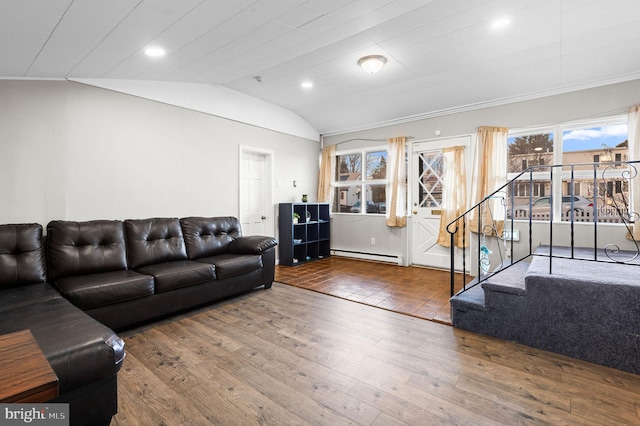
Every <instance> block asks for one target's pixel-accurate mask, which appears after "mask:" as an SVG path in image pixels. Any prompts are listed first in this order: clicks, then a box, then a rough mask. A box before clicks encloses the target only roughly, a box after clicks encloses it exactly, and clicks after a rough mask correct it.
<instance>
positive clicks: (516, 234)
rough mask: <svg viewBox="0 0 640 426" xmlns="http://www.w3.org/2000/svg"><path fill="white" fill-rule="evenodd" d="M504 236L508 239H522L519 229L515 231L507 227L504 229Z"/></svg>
mask: <svg viewBox="0 0 640 426" xmlns="http://www.w3.org/2000/svg"><path fill="white" fill-rule="evenodd" d="M502 238H504V239H505V240H507V241H509V240H513V241H520V231H519V230H518V229H514V230H513V231H510V230H506V229H505V230H504V231H502Z"/></svg>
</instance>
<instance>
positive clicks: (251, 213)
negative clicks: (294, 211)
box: [240, 150, 273, 235]
mask: <svg viewBox="0 0 640 426" xmlns="http://www.w3.org/2000/svg"><path fill="white" fill-rule="evenodd" d="M240 163H241V164H240V223H241V225H242V233H243V235H273V232H272V231H271V230H270V228H272V226H269V224H271V223H273V219H272V218H271V217H270V216H272V215H271V214H269V213H270V212H269V208H268V206H269V196H268V195H269V188H270V185H271V180H270V176H271V172H270V156H269V154H266V153H259V152H252V151H247V150H243V151H242V153H241V158H240Z"/></svg>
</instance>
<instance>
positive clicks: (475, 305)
mask: <svg viewBox="0 0 640 426" xmlns="http://www.w3.org/2000/svg"><path fill="white" fill-rule="evenodd" d="M474 281H475V282H477V280H474ZM474 281H472V282H471V283H469V284H468V286H469V285H473V284H474ZM449 303H451V306H452V307H455V308H456V309H460V310H468V309H474V310H476V311H486V307H485V304H484V290H483V288H482V287H481V286H479V285H476V286H474V287H471V288H470V289H468V290H467V291H464V292H458V293H457V294H456V295H454V296H453V297H451V299H449Z"/></svg>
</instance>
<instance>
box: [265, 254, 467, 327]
mask: <svg viewBox="0 0 640 426" xmlns="http://www.w3.org/2000/svg"><path fill="white" fill-rule="evenodd" d="M467 278H468V279H467V281H471V278H470V277H467ZM276 281H278V282H281V283H285V284H289V285H294V286H296V287H301V288H306V289H308V290H314V291H318V292H320V293H325V294H330V295H332V296H336V297H341V298H343V299H347V300H352V301H354V302H359V303H364V304H366V305H371V306H376V307H378V308H382V309H388V310H390V311H394V312H400V313H403V314H407V315H412V316H415V317H418V318H424V319H428V320H432V321H437V322H441V323H444V324H451V305H450V304H449V298H450V297H451V282H450V275H449V271H442V270H437V269H429V268H422V267H416V266H409V267H403V266H398V265H393V264H388V263H380V262H369V261H364V260H356V259H350V258H346V257H339V256H332V257H329V258H327V259H322V260H318V261H313V262H308V263H303V264H300V265H297V266H280V265H277V266H276ZM461 286H462V275H460V274H458V275H457V277H456V291H457V290H459V289H460V288H461Z"/></svg>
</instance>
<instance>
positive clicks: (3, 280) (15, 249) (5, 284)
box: [0, 223, 47, 289]
mask: <svg viewBox="0 0 640 426" xmlns="http://www.w3.org/2000/svg"><path fill="white" fill-rule="evenodd" d="M46 272H47V269H46V263H45V255H44V246H43V243H42V226H41V225H39V224H37V223H29V224H20V225H0V289H7V288H12V287H19V286H21V285H27V284H37V283H44V282H45V281H46V280H47V273H46Z"/></svg>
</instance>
